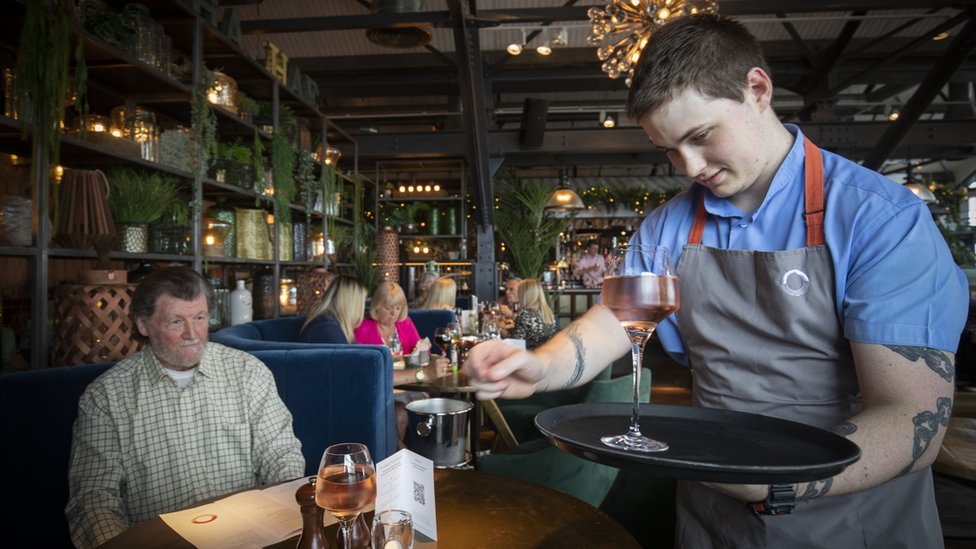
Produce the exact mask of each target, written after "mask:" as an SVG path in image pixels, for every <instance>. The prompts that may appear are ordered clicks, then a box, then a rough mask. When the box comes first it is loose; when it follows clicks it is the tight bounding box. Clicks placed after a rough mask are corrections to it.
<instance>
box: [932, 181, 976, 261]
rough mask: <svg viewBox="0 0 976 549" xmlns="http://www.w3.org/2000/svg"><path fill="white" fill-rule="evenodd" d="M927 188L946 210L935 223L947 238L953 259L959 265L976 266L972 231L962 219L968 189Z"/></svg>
mask: <svg viewBox="0 0 976 549" xmlns="http://www.w3.org/2000/svg"><path fill="white" fill-rule="evenodd" d="M923 184H924V183H923ZM927 186H928V187H929V188H930V189H932V193H933V194H935V198H936V200H937V201H938V204H939V205H940V206H942V207H943V208H945V213H944V214H942V215H938V216H936V219H935V223H936V225H937V226H938V227H939V232H940V233H942V237H943V238H945V241H946V244H947V245H948V246H949V251H950V252H952V259H953V260H954V261H955V262H956V264H957V265H976V254H974V253H973V245H972V229H970V228H969V227H968V224H966V223H964V222H963V219H962V217H961V215H962V214H961V211H962V204H963V202H965V201H966V198H967V197H968V191H967V189H966V188H964V187H957V186H953V185H933V184H928V185H927ZM966 236H968V238H966Z"/></svg>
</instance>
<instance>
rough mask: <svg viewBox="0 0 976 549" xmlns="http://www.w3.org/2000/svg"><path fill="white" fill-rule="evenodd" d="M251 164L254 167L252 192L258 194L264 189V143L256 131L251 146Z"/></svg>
mask: <svg viewBox="0 0 976 549" xmlns="http://www.w3.org/2000/svg"><path fill="white" fill-rule="evenodd" d="M251 163H252V164H251V165H252V166H253V167H254V190H255V191H256V192H258V194H260V193H261V191H262V190H263V189H264V174H265V171H264V142H263V141H261V136H260V135H259V134H258V130H256V129H255V130H254V143H252V145H251Z"/></svg>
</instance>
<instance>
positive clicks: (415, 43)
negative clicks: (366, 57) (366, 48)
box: [366, 0, 431, 48]
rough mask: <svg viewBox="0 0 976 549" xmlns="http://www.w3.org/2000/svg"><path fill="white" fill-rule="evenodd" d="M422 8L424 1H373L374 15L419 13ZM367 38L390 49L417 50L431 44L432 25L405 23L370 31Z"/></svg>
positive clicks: (367, 32)
mask: <svg viewBox="0 0 976 549" xmlns="http://www.w3.org/2000/svg"><path fill="white" fill-rule="evenodd" d="M422 7H423V0H373V15H378V14H398V13H417V12H420V11H421V8H422ZM366 38H369V41H370V42H373V43H374V44H379V45H380V46H386V47H388V48H417V47H420V46H424V45H426V44H427V43H428V42H430V38H431V32H430V25H425V24H422V23H403V24H395V25H391V26H388V27H382V28H376V29H369V30H367V31H366Z"/></svg>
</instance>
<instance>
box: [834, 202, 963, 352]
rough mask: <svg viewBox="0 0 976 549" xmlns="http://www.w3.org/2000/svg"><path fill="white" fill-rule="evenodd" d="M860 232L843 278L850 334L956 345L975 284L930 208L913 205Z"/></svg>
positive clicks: (847, 333)
mask: <svg viewBox="0 0 976 549" xmlns="http://www.w3.org/2000/svg"><path fill="white" fill-rule="evenodd" d="M855 234H857V238H855V239H854V240H853V241H852V251H851V256H850V257H851V260H850V264H849V270H848V276H847V280H846V281H843V282H846V291H845V293H844V301H843V311H844V335H845V337H847V338H848V339H851V340H854V341H860V342H864V343H875V344H891V345H911V346H923V347H934V348H938V349H942V350H946V351H951V352H955V350H956V348H957V346H958V344H959V335H960V332H961V327H962V326H963V324H964V323H965V317H966V310H967V308H968V295H969V291H968V285H967V283H966V279H965V275H964V274H963V273H962V271H961V270H960V269H959V268H958V267H957V266H956V264H955V262H954V261H953V260H952V255H951V253H950V252H949V248H948V246H947V245H946V243H945V240H944V239H943V238H942V235H941V234H940V233H939V231H938V228H937V227H936V226H935V223H934V222H933V221H932V216H931V214H930V213H929V211H928V208H927V207H926V206H925V205H924V204H922V203H921V202H917V203H914V204H911V205H908V206H906V207H903V208H901V209H899V210H898V211H897V212H895V213H894V214H893V215H891V216H890V217H887V216H885V217H879V218H878V219H877V221H876V222H875V225H874V226H872V227H865V230H863V231H861V232H859V233H855Z"/></svg>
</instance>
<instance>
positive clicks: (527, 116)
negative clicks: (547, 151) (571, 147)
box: [519, 97, 549, 147]
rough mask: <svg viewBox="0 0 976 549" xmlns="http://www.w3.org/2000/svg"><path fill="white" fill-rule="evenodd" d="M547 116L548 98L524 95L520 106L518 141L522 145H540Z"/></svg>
mask: <svg viewBox="0 0 976 549" xmlns="http://www.w3.org/2000/svg"><path fill="white" fill-rule="evenodd" d="M548 118H549V101H548V100H546V99H533V98H531V97H526V98H525V103H524V104H523V106H522V127H521V129H520V131H519V143H521V144H522V146H524V147H541V146H542V138H543V137H544V136H545V133H546V120H547V119H548Z"/></svg>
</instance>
